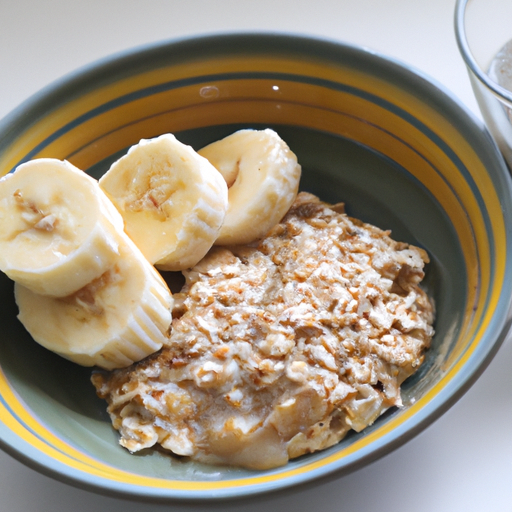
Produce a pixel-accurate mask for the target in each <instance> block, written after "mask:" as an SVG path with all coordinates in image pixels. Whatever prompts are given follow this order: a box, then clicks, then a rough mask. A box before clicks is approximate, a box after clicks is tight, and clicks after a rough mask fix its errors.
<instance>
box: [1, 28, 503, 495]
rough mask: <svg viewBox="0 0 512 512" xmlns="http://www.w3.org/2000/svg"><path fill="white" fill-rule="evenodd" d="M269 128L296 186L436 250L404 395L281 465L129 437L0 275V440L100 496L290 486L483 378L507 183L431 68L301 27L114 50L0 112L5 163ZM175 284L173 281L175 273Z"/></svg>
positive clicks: (333, 466) (355, 462) (85, 161)
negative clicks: (335, 440)
mask: <svg viewBox="0 0 512 512" xmlns="http://www.w3.org/2000/svg"><path fill="white" fill-rule="evenodd" d="M242 127H252V128H260V127H271V128H274V129H275V130H276V131H277V132H278V133H279V134H280V135H281V137H282V138H283V139H284V140H285V141H286V142H287V143H288V144H289V146H290V147H291V149H292V150H293V151H294V152H295V153H296V154H297V156H298V159H299V162H300V163H301V165H302V167H303V178H302V182H301V189H302V190H307V191H309V192H312V193H314V194H317V195H318V196H319V197H321V198H322V199H324V200H326V201H331V202H339V201H344V202H345V203H346V208H347V212H348V214H349V215H352V216H355V217H358V218H360V219H362V220H364V221H367V222H371V223H373V224H375V225H377V226H379V227H381V228H384V229H391V230H392V235H393V237H394V238H395V239H397V240H401V241H405V242H409V243H413V244H415V245H418V246H421V247H423V248H425V249H426V250H427V251H428V253H429V256H430V258H431V262H430V264H429V265H428V267H427V269H426V277H425V281H424V285H425V287H426V289H427V290H428V292H429V293H430V294H431V296H432V297H433V299H434V301H435V303H436V309H437V318H436V324H435V328H436V335H435V338H434V340H433V346H432V348H431V349H430V350H429V352H428V354H427V356H426V360H425V363H424V365H423V366H422V367H421V369H420V370H419V371H418V372H417V373H416V374H415V375H414V376H413V377H411V378H410V379H408V380H407V381H406V382H405V383H404V385H403V387H402V390H403V401H404V407H403V408H401V409H393V410H390V411H388V412H387V413H386V414H385V415H384V416H382V417H381V418H380V419H379V420H377V421H376V422H375V424H374V425H372V426H371V427H369V428H367V429H366V430H364V431H363V432H361V433H360V434H355V433H354V434H351V435H349V436H347V437H346V438H345V439H344V440H343V441H342V442H341V443H340V444H339V445H336V446H334V447H332V448H330V449H327V450H325V451H323V452H319V453H316V454H312V455H309V456H304V457H301V458H299V459H297V460H294V461H292V462H290V463H289V464H288V465H287V466H285V467H283V468H278V469H275V470H269V471H263V472H254V471H247V470H241V469H235V468H221V467H209V466H204V465H200V464H197V463H193V462H190V461H186V460H179V459H176V458H172V457H169V456H167V455H165V454H162V453H160V452H157V451H148V452H145V453H141V454H139V455H130V454H129V453H128V452H127V451H125V450H124V449H122V448H121V447H119V446H118V443H117V434H116V433H115V432H114V431H113V430H112V428H111V424H110V420H109V418H108V416H107V414H106V412H105V408H106V406H105V403H104V402H103V401H101V400H99V399H98V398H97V397H96V396H95V392H94V389H93V387H92V385H91V384H90V382H89V376H90V372H91V370H90V369H88V368H82V367H78V366H76V365H74V364H72V363H69V362H67V361H65V360H63V359H61V358H59V357H58V356H55V355H53V354H51V353H49V352H48V351H46V350H45V349H43V348H41V347H40V346H38V345H37V344H36V343H34V342H33V340H32V339H31V338H30V336H29V335H28V334H27V333H26V332H25V331H24V329H23V327H22V326H21V325H20V324H19V322H18V321H17V319H16V314H17V310H16V305H15V303H14V300H13V290H12V283H11V282H10V281H9V280H8V279H7V278H5V277H4V276H2V277H0V299H1V301H2V305H3V307H2V308H1V310H0V318H1V324H2V325H3V326H4V333H3V335H2V337H1V338H0V344H1V346H2V349H1V351H0V367H1V373H0V394H1V398H0V409H2V410H3V412H4V413H5V415H4V416H3V417H4V418H6V419H5V420H2V421H3V423H2V424H0V442H1V443H2V445H3V446H4V448H5V449H7V450H9V451H10V452H11V453H13V454H14V455H15V456H18V457H19V458H21V459H22V460H24V461H26V462H27V463H29V464H31V465H32V466H34V467H36V468H38V469H41V470H43V471H45V472H47V473H49V474H51V475H53V476H56V477H57V478H60V479H62V480H66V481H69V482H71V483H74V484H76V485H81V486H86V487H89V488H91V489H95V490H100V491H104V492H111V493H119V494H124V495H127V494H128V495H132V496H144V497H155V498H166V497H168V498H192V499H194V498H208V499H211V498H212V497H213V498H215V497H225V496H235V495H238V496H240V495H244V494H251V493H255V492H261V491H266V490H272V489H276V488H279V487H283V486H284V487H287V486H290V485H294V484H298V483H300V482H304V481H307V480H310V479H314V478H317V477H321V476H325V475H327V474H331V473H343V472H348V471H350V470H352V469H354V468H356V467H358V466H360V465H362V464H364V463H366V462H368V461H370V460H374V459H375V458H377V457H378V456H380V455H382V454H383V453H385V452H386V451H389V450H390V449H391V448H393V447H395V446H398V445H399V444H400V443H402V442H403V441H404V440H406V439H408V438H410V437H411V436H412V435H414V434H415V433H417V432H419V431H420V430H421V429H422V428H424V426H425V425H427V424H428V423H429V422H430V421H432V420H433V419H434V418H435V417H437V416H438V415H439V414H440V413H441V412H442V411H444V410H445V409H446V408H447V407H448V406H449V405H451V403H453V402H454V401H455V400H456V399H457V398H458V396H460V394H461V393H462V392H463V391H464V390H465V389H467V387H468V386H469V385H470V383H471V382H472V381H473V380H474V379H475V378H476V377H477V375H478V374H479V372H480V371H481V370H482V369H483V367H484V366H485V364H486V362H488V361H489V359H490V357H491V356H492V355H493V354H494V352H495V350H496V349H497V347H498V345H499V343H500V341H501V339H502V338H503V336H504V331H505V329H506V327H507V326H508V321H509V320H508V316H509V313H508V311H509V302H510V298H509V296H508V294H507V293H506V286H507V285H509V283H510V268H509V266H510V264H509V262H508V259H509V256H508V254H509V249H508V245H509V238H510V235H509V229H510V228H509V226H508V222H509V221H508V220H507V215H508V214H509V212H510V198H509V197H510V183H509V179H508V176H507V172H506V168H505V166H504V164H503V162H502V160H501V158H500V157H499V155H498V152H497V150H496V149H495V147H494V145H493V143H492V142H491V140H490V139H489V138H488V137H487V135H486V133H485V132H484V131H483V130H482V129H481V128H480V126H479V125H477V123H476V122H475V121H474V120H473V119H472V118H471V117H469V116H468V114H467V113H466V112H465V111H463V109H462V108H461V107H459V106H458V105H457V104H456V103H455V102H454V100H452V99H451V98H450V97H448V96H447V95H446V94H445V93H443V92H442V91H440V90H439V89H438V88H437V87H436V86H434V85H433V84H432V83H431V82H429V81H428V80H427V79H425V78H424V77H422V76H420V75H418V74H417V73H414V72H412V71H410V70H408V69H405V68H403V67H402V66H400V65H399V64H397V63H394V62H392V61H389V60H386V59H384V58H382V57H379V56H376V55H374V54H372V53H370V52H366V51H364V50H360V49H356V48H353V47H350V46H346V45H339V44H332V43H329V42H326V41H314V40H309V39H303V38H297V37H291V36H275V35H274V36H273V35H264V36H263V35H249V36H225V37H220V36H219V37H214V38H208V39H198V40H188V41H187V40H186V41H181V42H174V43H170V44H164V45H159V46H157V47H152V48H148V49H145V50H142V51H141V52H136V53H129V54H126V55H123V56H121V57H118V58H117V59H115V60H108V61H106V62H104V63H100V64H99V65H97V66H94V67H92V68H90V69H87V70H84V71H81V72H80V73H78V74H76V75H74V76H73V77H70V78H69V79H66V80H65V81H64V82H62V83H60V84H57V85H56V86H52V87H51V88H50V89H48V90H47V91H43V93H42V94H41V95H40V96H38V97H37V98H34V99H33V100H31V101H30V102H29V103H27V104H26V105H24V106H23V107H21V108H20V109H19V110H18V111H15V112H14V113H13V114H12V115H11V116H10V117H8V118H7V119H6V120H4V122H3V124H2V125H0V141H1V142H0V166H1V168H2V171H3V172H4V173H5V172H9V171H11V170H12V169H14V168H15V167H16V166H17V165H18V164H19V163H21V162H23V161H26V160H28V159H30V158H34V157H40V156H50V157H55V158H65V159H68V160H70V161H71V162H72V163H74V164H75V165H77V166H78V167H80V168H82V169H84V170H86V171H87V172H89V173H90V174H91V175H93V176H95V177H99V176H101V174H102V173H103V172H105V171H106V169H108V166H109V164H110V162H112V161H113V160H115V159H116V158H117V157H119V156H120V155H121V154H123V153H124V152H125V151H126V150H127V148H128V147H129V146H130V145H131V144H134V143H136V142H138V140H140V139H141V138H149V137H153V136H156V135H159V134H161V133H164V132H167V131H170V132H173V133H175V135H176V136H177V137H178V139H180V140H181V141H182V142H185V143H187V144H190V145H192V146H193V147H194V148H196V149H199V148H200V147H202V146H204V145H205V144H207V143H209V142H211V141H214V140H216V139H219V138H221V137H223V136H225V135H227V134H229V133H232V132H233V131H235V130H236V129H238V128H242ZM166 277H167V278H168V281H169V282H170V283H173V282H174V281H175V279H174V278H175V276H173V275H172V274H170V273H169V274H166Z"/></svg>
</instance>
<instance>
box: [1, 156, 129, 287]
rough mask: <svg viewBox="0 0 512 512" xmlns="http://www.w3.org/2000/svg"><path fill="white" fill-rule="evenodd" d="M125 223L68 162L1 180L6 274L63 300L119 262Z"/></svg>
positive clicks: (31, 165)
mask: <svg viewBox="0 0 512 512" xmlns="http://www.w3.org/2000/svg"><path fill="white" fill-rule="evenodd" d="M122 229H123V220H122V217H121V216H120V215H119V213H118V212H117V211H116V209H115V208H114V207H113V205H112V204H111V203H110V201H109V199H108V198H107V196H106V195H105V194H104V192H103V191H102V190H101V189H100V187H99V185H98V183H97V181H96V180H94V179H93V178H91V177H90V176H88V175H87V174H86V173H85V172H83V171H81V170H79V169H77V168H76V167H75V166H73V165H72V164H70V163H69V162H67V161H61V160H56V159H52V158H42V159H35V160H32V161H30V162H27V163H25V164H22V165H20V166H19V167H18V168H17V169H16V170H15V172H14V173H11V174H8V175H6V176H4V177H3V178H2V179H0V270H2V271H3V272H5V274H7V275H8V276H9V277H10V278H11V279H13V280H15V281H17V282H19V283H20V284H22V285H23V286H26V287H27V288H29V289H30V290H32V291H33V292H35V293H39V294H42V295H49V296H55V297H62V296H66V295H69V294H71V293H74V292H76V291H77V290H79V289H80V288H82V287H83V286H85V285H86V284H87V283H89V282H90V281H92V280H93V279H95V278H97V277H99V276H101V275H102V274H103V273H104V272H105V271H106V270H107V269H108V268H109V267H110V266H112V263H113V261H114V260H115V259H116V258H117V256H118V242H117V238H118V237H117V235H116V233H117V231H119V230H122Z"/></svg>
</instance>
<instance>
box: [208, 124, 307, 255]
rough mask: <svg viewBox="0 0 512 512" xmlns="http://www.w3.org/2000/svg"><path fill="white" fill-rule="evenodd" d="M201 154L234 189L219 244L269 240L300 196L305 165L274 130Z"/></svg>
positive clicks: (241, 136)
mask: <svg viewBox="0 0 512 512" xmlns="http://www.w3.org/2000/svg"><path fill="white" fill-rule="evenodd" d="M198 153H199V154H200V155H202V156H204V157H205V158H207V159H208V160H209V161H210V162H211V163H212V164H213V165H214V166H215V167H216V168H217V169H218V170H219V172H220V173H221V174H222V175H223V176H224V179H225V180H226V183H227V185H228V187H229V190H228V211H227V213H226V218H225V219H224V223H223V225H222V228H221V230H220V233H219V236H218V238H217V240H216V242H215V243H216V244H217V245H230V244H247V243H250V242H252V241H254V240H256V239H258V238H261V237H263V236H264V235H265V234H266V233H267V232H268V231H269V230H270V229H271V228H272V227H273V226H274V225H275V224H277V223H278V222H279V221H280V220H281V219H282V218H283V217H284V215H285V213H286V212H287V211H288V210H289V208H290V206H291V205H292V203H293V201H294V200H295V197H296V196H297V192H298V188H299V181H300V175H301V167H300V165H299V164H298V162H297V157H296V156H295V154H294V153H293V152H292V151H291V150H290V148H289V147H288V146H287V144H286V143H285V142H284V141H283V140H282V139H281V138H280V137H279V135H278V134H277V133H276V132H275V131H273V130H270V129H266V130H239V131H237V132H235V133H233V134H232V135H229V136H227V137H225V138H224V139H221V140H219V141H216V142H213V143H212V144H210V145H208V146H206V147H204V148H202V149H201V150H199V151H198Z"/></svg>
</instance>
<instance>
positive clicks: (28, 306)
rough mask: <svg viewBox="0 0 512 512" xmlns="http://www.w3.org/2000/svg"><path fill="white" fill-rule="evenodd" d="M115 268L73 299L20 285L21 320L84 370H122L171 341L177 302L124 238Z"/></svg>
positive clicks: (17, 288) (39, 339)
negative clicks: (83, 367) (175, 302)
mask: <svg viewBox="0 0 512 512" xmlns="http://www.w3.org/2000/svg"><path fill="white" fill-rule="evenodd" d="M119 252H120V254H119V257H118V258H117V260H116V262H115V263H114V265H113V266H112V267H111V268H109V269H108V270H106V271H105V272H104V273H103V274H102V275H101V276H99V277H98V278H96V279H95V280H93V281H92V282H91V283H89V284H88V285H87V286H85V287H83V288H82V289H80V290H78V291H77V292H76V293H74V294H72V295H69V296H67V297H60V298H56V297H45V296H41V295H38V294H36V293H34V292H32V291H30V290H29V289H28V288H26V287H24V286H22V285H20V284H19V283H15V286H14V293H15V299H16V303H17V305H18V308H19V315H18V318H19V320H20V321H21V323H22V324H23V325H24V326H25V328H26V330H27V331H28V332H29V333H30V335H31V336H32V338H33V339H34V340H35V341H36V342H38V343H39V344H41V345H42V346H44V347H46V348H47V349H49V350H51V351H53V352H55V353H57V354H59V355H61V356H62V357H65V358H66V359H69V360H71V361H74V362H75V363H78V364H80V365H83V366H94V365H97V366H100V367H102V368H105V369H107V370H111V369H114V368H122V367H126V366H129V365H130V364H132V363H134V362H136V361H140V360H141V359H143V358H144V357H146V356H148V355H149V354H152V353H153V352H155V351H157V350H159V349H160V348H161V347H162V345H163V344H164V343H165V342H166V341H167V340H168V336H169V328H170V324H171V319H172V318H171V309H172V306H173V297H172V295H171V292H170V291H169V288H168V287H167V285H166V283H165V281H164V280H163V279H162V277H161V276H160V274H159V273H158V272H157V271H156V270H155V268H154V267H153V266H152V265H151V264H150V263H149V262H148V261H147V260H146V258H145V257H144V256H143V255H142V253H141V252H140V251H139V249H138V248H137V247H135V245H134V244H133V242H131V240H129V239H128V237H127V236H126V235H125V234H122V240H121V241H120V244H119Z"/></svg>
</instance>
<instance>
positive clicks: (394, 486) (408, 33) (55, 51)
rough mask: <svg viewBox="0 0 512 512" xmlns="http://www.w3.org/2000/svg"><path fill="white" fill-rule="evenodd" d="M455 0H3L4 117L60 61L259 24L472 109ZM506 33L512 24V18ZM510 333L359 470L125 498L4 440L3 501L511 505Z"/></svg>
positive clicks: (80, 510) (114, 506)
mask: <svg viewBox="0 0 512 512" xmlns="http://www.w3.org/2000/svg"><path fill="white" fill-rule="evenodd" d="M454 4H455V0H307V1H306V0H259V1H258V2H253V1H242V0H145V1H140V0H87V1H84V2H83V3H77V2H73V1H70V0H44V1H43V0H40V1H37V0H0V118H1V117H3V116H4V115H5V114H7V113H8V112H9V111H10V110H12V109H13V108H14V107H16V106H17V105H18V104H19V103H21V102H22V101H23V100H24V99H26V98H27V97H28V96H29V95H31V94H32V93H34V92H36V91H38V90H39V89H40V88H41V87H43V86H45V85H47V84H48V83H50V82H51V81H53V80H55V79H57V78H59V77H61V76H62V75H64V74H66V73H68V72H69V71H72V70H75V69H76V68H78V67H80V66H82V65H84V64H88V63H90V62H92V61H94V60H96V59H98V58H100V57H104V56H107V55H110V54H112V53H114V52H117V51H121V50H124V49H127V48H131V47H134V46H136V45H140V44H144V43H149V42H155V41H159V40H164V39H169V38H175V37H181V36H189V35H196V34H206V33H210V34H211V33H217V32H224V31H242V30H244V31H247V30H265V31H280V32H292V33H300V34H306V35H316V36H322V37H328V38H331V39H335V40H340V41H345V42H350V43H355V44H358V45H362V46H366V47H369V48H371V49H374V50H377V51H378V52H380V53H383V54H385V55H388V56H391V57H394V58H397V59H399V60H401V61H402V62H404V63H406V64H409V65H412V66H414V67H416V68H417V69H419V70H421V71H422V72H424V73H426V74H428V75H430V76H431V77H432V78H433V79H434V80H436V81H437V82H439V83H440V84H441V85H442V86H443V87H445V88H446V89H447V90H449V91H450V92H451V94H453V95H454V97H456V98H458V100H459V101H461V102H462V103H463V104H465V105H466V106H467V108H469V109H470V110H472V111H473V112H474V114H475V116H476V117H478V118H481V116H480V114H479V112H478V109H477V106H476V102H475V100H474V98H473V94H472V91H471V88H470V85H469V81H468V78H467V75H466V71H465V67H464V65H463V63H462V60H461V58H460V56H459V54H458V50H457V46H456V43H455V38H454V35H453V11H454ZM511 32H512V29H511ZM511 363H512V342H511V341H507V342H506V343H505V344H504V346H503V348H502V349H501V351H500V352H499V353H498V355H497V356H496V358H495V359H494V361H493V362H492V363H491V365H490V366H489V367H488V368H487V370H486V371H485V372H484V374H483V375H482V377H481V378H480V379H479V381H478V382H477V383H476V384H475V385H474V386H473V387H472V388H471V389H470V391H469V392H468V393H467V394H466V395H465V396H464V397H463V398H462V399H461V400H460V401H459V402H458V403H457V404H456V405H455V406H454V407H453V408H452V409H450V410H449V411H448V412H447V413H446V414H445V415H444V416H443V417H442V418H441V419H439V420H438V421H437V422H436V423H434V424H433V425H432V426H431V427H429V428H428V429H427V430H426V431H424V432H423V433H422V434H420V435H419V436H418V437H416V438H415V439H413V440H412V441H410V442H409V443H407V444H406V445H404V446H403V447H401V448H399V449H398V450H396V451H395V452H393V453H391V454H390V455H387V456H386V457H384V458H382V459H380V460H379V461H377V462H375V463H373V464H371V465H370V466H367V467H365V468H363V469H361V470H359V471H356V472H355V473H353V474H351V475H349V476H346V477H344V478H340V479H338V480H335V481H332V482H330V483H323V484H319V485H316V486H315V487H313V488H311V489H306V490H304V489H294V490H293V491H291V492H289V493H287V495H286V496H279V497H277V496H263V497H258V498H253V499H252V500H250V501H246V502H244V503H236V504H235V503H231V504H230V503H228V504H222V505H220V504H217V505H214V504H209V505H207V506H206V505H204V506H203V507H200V506H185V505H176V506H173V505H172V504H167V505H152V504H140V503H130V502H127V501H122V500H119V499H114V498H108V497H103V496H99V495H96V494H92V493H89V492H86V491H82V490H78V489H75V488H73V487H70V486H67V485H65V484H61V483H59V482H56V481H54V480H52V479H50V478H48V477H46V476H43V475H41V474H39V473H36V472H35V471H32V470H31V469H28V468H26V467H25V466H23V465H22V464H21V463H19V462H17V461H16V460H14V459H12V458H11V457H9V456H8V455H6V454H4V453H2V452H0V510H1V511H2V512H46V511H51V512H69V511H73V512H85V511H91V510H95V511H99V512H102V511H109V512H120V511H123V512H135V511H137V512H160V511H164V510H165V511H174V510H187V511H191V512H193V511H200V510H203V511H204V510H225V511H230V510H243V511H249V512H251V511H254V512H256V511H260V510H262V509H268V510H272V511H273V510H279V511H281V512H289V511H290V512H291V511H293V512H306V511H308V512H309V511H315V512H316V511H318V512H331V511H332V512H334V511H336V512H344V511H351V512H353V511H357V512H366V511H372V510H377V511H379V512H391V511H393V512H411V511H413V512H432V511H436V512H459V511H460V512H472V511H479V512H480V511H486V512H501V511H511V510H512V370H511Z"/></svg>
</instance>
